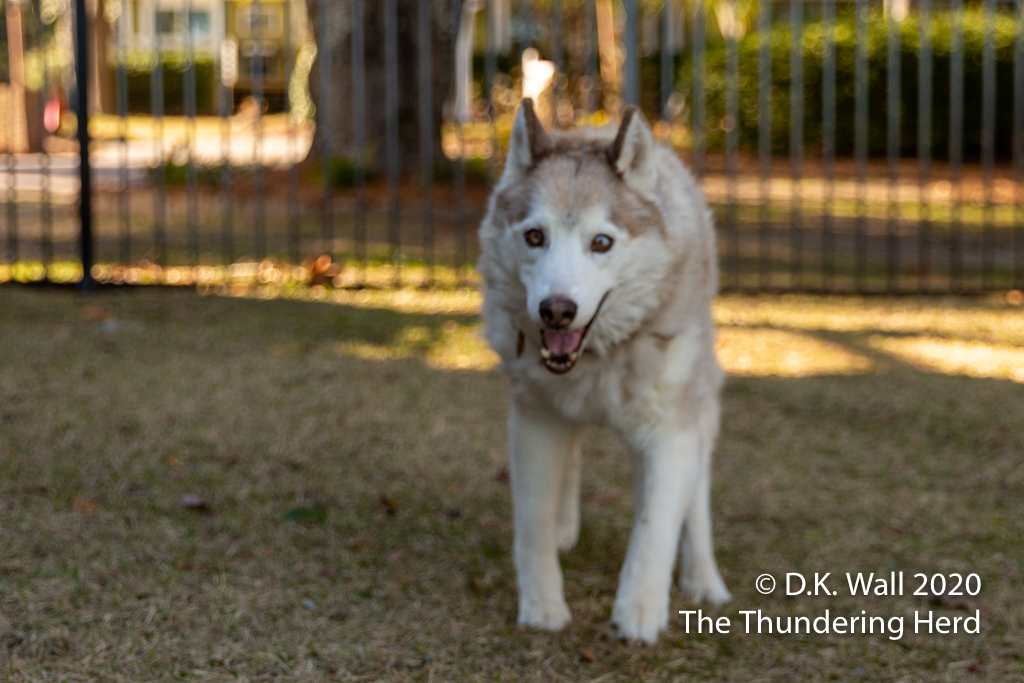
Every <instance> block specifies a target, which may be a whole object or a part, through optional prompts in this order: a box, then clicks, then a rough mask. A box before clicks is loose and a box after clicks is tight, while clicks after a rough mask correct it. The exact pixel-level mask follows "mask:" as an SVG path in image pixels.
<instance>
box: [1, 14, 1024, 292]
mask: <svg viewBox="0 0 1024 683" xmlns="http://www.w3.org/2000/svg"><path fill="white" fill-rule="evenodd" d="M63 7H64V6H63V5H61V4H60V3H54V2H51V1H50V0H21V2H13V1H12V0H6V4H5V11H4V15H3V21H4V30H3V31H0V34H2V35H0V52H2V53H3V57H4V59H5V62H2V63H0V141H2V144H3V147H2V151H3V160H4V163H3V165H2V166H0V176H2V180H0V198H2V201H3V204H4V209H3V211H2V213H3V223H4V233H3V242H2V245H0V281H7V280H20V281H26V282H30V281H46V280H49V281H65V282H70V281H78V280H82V281H83V282H84V283H86V284H88V282H89V280H90V277H91V278H94V279H95V280H98V281H101V282H110V283H165V284H180V283H195V282H199V283H201V284H209V285H216V286H231V284H232V283H239V282H251V281H253V280H257V281H262V282H264V283H270V284H274V285H276V286H288V285H290V284H294V283H297V282H303V281H304V282H307V283H313V284H323V285H327V286H338V287H348V286H366V285H370V286H375V285H392V284H435V285H444V284H453V283H457V282H466V281H467V280H468V279H470V278H471V265H472V262H473V260H474V258H475V251H476V243H475V231H476V225H477V223H478V221H479V219H480V217H481V216H482V213H483V210H484V206H485V201H486V196H487V192H488V187H489V184H490V182H491V181H492V180H493V179H494V178H496V176H497V173H498V172H500V166H501V163H502V149H503V144H504V142H505V141H506V140H507V136H508V131H509V128H510V126H511V121H512V116H513V114H514V111H515V108H516V103H517V101H518V98H519V97H520V96H521V95H522V94H523V92H524V91H526V92H528V93H530V94H533V95H534V96H536V97H537V98H538V100H539V102H540V103H541V106H540V109H541V111H542V113H543V114H544V115H545V116H547V117H548V119H549V121H550V123H551V125H555V126H561V127H566V126H572V125H580V124H583V123H601V122H604V121H606V120H613V119H614V116H615V112H616V111H617V110H618V109H619V108H620V107H621V106H622V105H623V104H624V103H629V102H633V103H639V104H640V105H641V106H642V107H643V109H644V110H645V111H646V113H647V115H648V118H649V119H650V120H651V122H652V124H653V125H654V129H655V133H656V135H657V136H658V137H659V139H661V140H662V141H664V142H665V143H666V144H671V145H673V146H675V147H676V148H677V150H678V152H679V153H680V154H681V155H682V156H683V157H684V158H685V160H686V161H687V162H688V163H689V165H690V167H691V168H692V169H693V171H694V173H695V174H696V175H698V177H700V178H701V180H702V182H703V184H704V188H705V192H706V194H707V195H708V198H709V200H710V201H711V203H712V205H713V206H714V207H715V210H716V214H717V216H718V227H719V234H720V254H721V261H722V278H723V288H725V289H739V290H759V291H769V290H770V291H822V292H864V293H870V292H889V293H912V292H978V291H992V290H1006V289H1013V288H1021V287H1024V0H1012V2H1003V1H1001V0H981V1H980V2H978V3H966V4H965V2H964V0H949V3H948V4H946V3H942V4H940V3H938V2H935V0H913V2H911V0H886V2H884V3H878V2H872V1H870V0H852V1H848V0H789V1H780V0H773V1H771V2H768V1H764V2H760V3H756V2H755V3H743V2H740V0H723V1H722V2H718V3H715V4H713V5H712V4H708V3H705V2H703V1H701V0H686V1H685V2H683V1H680V0H656V1H655V0H651V1H643V2H642V1H641V0H625V1H624V2H619V1H618V0H616V1H615V2H613V1H612V0H544V1H541V0H518V1H513V0H487V1H484V0H381V2H379V3H378V2H372V3H367V2H365V0H309V2H308V4H307V3H305V2H301V0H279V1H272V0H254V1H253V2H248V3H242V2H238V3H235V2H233V1H229V2H226V3H214V4H210V5H206V4H202V3H201V0H177V2H172V1H171V0H160V2H148V1H146V0H137V1H136V2H132V3H127V2H124V0H106V1H105V2H101V3H99V7H100V8H101V9H100V10H99V13H98V14H97V15H96V16H89V15H88V12H87V8H86V5H85V3H84V1H83V2H78V3H77V5H76V6H74V7H72V8H67V9H63V10H62V9H61V8H63ZM72 29H74V30H72ZM62 51H63V52H62ZM61 55H66V57H62V56H61ZM541 57H543V58H544V59H541ZM549 63H550V66H549ZM545 68H546V69H548V71H547V72H545ZM538 73H539V74H540V76H537V74H538ZM552 74H553V75H552ZM86 111H89V112H91V113H92V114H91V117H87V116H84V115H81V116H79V117H77V118H76V117H75V116H74V112H79V113H80V114H81V113H83V112H86ZM89 118H91V123H89V124H86V123H85V122H86V120H87V119H89ZM76 126H77V133H75V129H76ZM75 135H77V140H78V141H79V147H78V149H77V150H76V149H75V145H74V142H73V140H74V139H75Z"/></svg>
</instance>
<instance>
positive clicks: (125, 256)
mask: <svg viewBox="0 0 1024 683" xmlns="http://www.w3.org/2000/svg"><path fill="white" fill-rule="evenodd" d="M126 12H127V7H126V6H125V5H124V4H122V5H121V10H120V13H119V14H118V17H117V22H116V23H115V25H114V40H115V41H116V45H117V52H116V58H115V64H116V67H115V71H114V91H115V93H114V94H115V99H116V107H117V118H118V121H117V124H118V125H117V132H118V145H119V147H120V152H121V159H120V168H119V169H118V170H119V171H120V174H119V175H120V183H119V186H118V193H117V215H118V224H119V233H120V254H119V256H120V261H121V263H129V262H130V261H131V258H132V256H131V251H132V248H131V243H132V234H131V219H130V217H129V213H130V203H129V202H130V200H129V198H128V72H127V70H126V69H125V68H124V60H125V52H126V50H125V38H126V36H127V34H128V29H127V27H126V26H125V13H126ZM43 74H44V75H45V74H46V68H45V67H44V68H43ZM43 92H44V93H45V92H46V90H45V88H44V90H43Z"/></svg>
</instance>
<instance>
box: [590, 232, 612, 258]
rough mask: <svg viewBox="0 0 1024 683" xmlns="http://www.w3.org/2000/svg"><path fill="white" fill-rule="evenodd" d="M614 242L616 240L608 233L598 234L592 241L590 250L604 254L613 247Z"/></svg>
mask: <svg viewBox="0 0 1024 683" xmlns="http://www.w3.org/2000/svg"><path fill="white" fill-rule="evenodd" d="M614 243H615V240H613V239H612V238H611V237H609V236H608V235H598V236H597V237H595V238H594V240H593V241H592V242H591V243H590V251H596V252H597V253H599V254H603V253H604V252H606V251H608V250H609V249H611V248H612V244H614Z"/></svg>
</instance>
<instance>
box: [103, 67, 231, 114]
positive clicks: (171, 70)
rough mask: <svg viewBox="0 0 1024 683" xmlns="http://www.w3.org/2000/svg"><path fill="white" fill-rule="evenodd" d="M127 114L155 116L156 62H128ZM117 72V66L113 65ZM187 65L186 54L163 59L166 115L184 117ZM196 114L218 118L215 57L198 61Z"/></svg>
mask: <svg viewBox="0 0 1024 683" xmlns="http://www.w3.org/2000/svg"><path fill="white" fill-rule="evenodd" d="M124 64H125V69H126V71H127V76H128V113H129V114H152V113H153V110H152V104H153V98H152V87H151V86H152V75H153V69H154V67H155V66H156V64H155V62H154V61H151V60H147V59H144V58H138V59H131V58H129V59H127V60H126V61H125V63H124ZM111 66H112V67H113V68H116V66H117V65H116V64H114V65H111ZM187 66H188V61H187V60H186V59H185V55H184V54H175V53H168V54H165V55H164V58H163V80H164V88H163V90H164V113H165V114H170V115H173V116H180V115H183V114H184V113H185V71H186V70H187ZM195 69H196V114H198V115H200V116H211V115H214V114H216V113H217V112H216V93H215V86H216V75H215V65H214V61H213V58H212V57H196V59H195Z"/></svg>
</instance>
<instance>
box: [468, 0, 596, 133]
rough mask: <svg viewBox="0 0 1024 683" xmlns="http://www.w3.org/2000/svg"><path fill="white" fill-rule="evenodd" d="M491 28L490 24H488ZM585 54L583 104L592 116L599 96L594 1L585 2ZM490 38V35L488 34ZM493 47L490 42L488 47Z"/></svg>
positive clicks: (489, 51)
mask: <svg viewBox="0 0 1024 683" xmlns="http://www.w3.org/2000/svg"><path fill="white" fill-rule="evenodd" d="M489 4H490V3H488V5H489ZM488 26H490V24H488ZM583 33H584V36H583V52H584V58H583V60H584V62H585V63H584V66H583V69H584V75H585V76H586V81H585V82H586V84H587V87H586V89H585V90H584V97H585V99H586V101H585V102H584V103H583V106H584V108H585V109H586V110H587V113H588V114H592V113H593V112H594V110H595V109H597V94H598V90H599V88H598V83H597V78H598V77H597V37H596V33H597V6H596V4H595V2H594V0H584V1H583ZM488 36H490V34H489V33H488ZM490 45H491V42H490V40H488V46H490ZM487 58H488V60H490V58H491V48H490V47H488V51H487ZM488 82H490V81H488ZM487 95H488V97H490V91H489V90H488V91H487Z"/></svg>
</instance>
